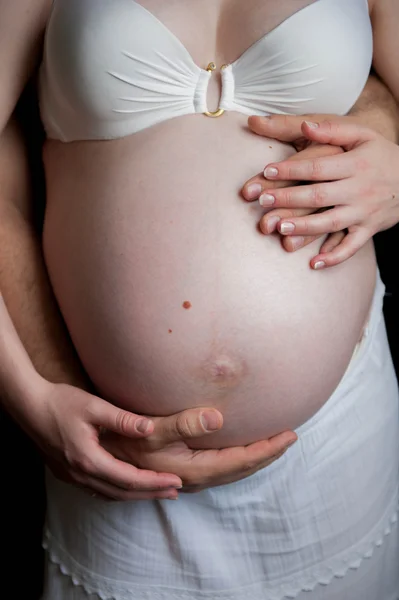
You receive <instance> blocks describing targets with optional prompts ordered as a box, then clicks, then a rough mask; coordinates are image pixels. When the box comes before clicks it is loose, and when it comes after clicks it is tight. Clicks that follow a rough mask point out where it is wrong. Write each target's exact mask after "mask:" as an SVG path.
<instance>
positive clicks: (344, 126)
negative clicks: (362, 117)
mask: <svg viewBox="0 0 399 600" xmlns="http://www.w3.org/2000/svg"><path fill="white" fill-rule="evenodd" d="M301 131H302V133H303V135H304V136H305V137H307V138H308V139H310V140H313V141H317V142H320V143H321V144H332V145H334V146H343V147H344V148H345V149H346V150H351V149H352V148H354V147H356V146H357V145H359V144H362V143H364V142H368V141H370V140H373V139H375V138H376V137H377V136H378V134H377V133H376V132H375V131H373V130H372V129H369V128H367V127H363V126H361V125H359V124H356V123H353V122H351V121H350V119H348V118H346V120H343V119H342V118H341V119H339V118H338V119H325V120H322V121H310V120H304V122H303V124H302V126H301Z"/></svg>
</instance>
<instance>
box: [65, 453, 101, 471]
mask: <svg viewBox="0 0 399 600" xmlns="http://www.w3.org/2000/svg"><path fill="white" fill-rule="evenodd" d="M69 465H70V467H71V469H72V470H73V471H75V472H78V473H79V472H80V473H87V474H88V475H94V473H95V471H96V468H95V465H94V463H93V461H92V460H91V459H90V458H89V457H88V456H78V457H75V458H71V459H70V461H69Z"/></svg>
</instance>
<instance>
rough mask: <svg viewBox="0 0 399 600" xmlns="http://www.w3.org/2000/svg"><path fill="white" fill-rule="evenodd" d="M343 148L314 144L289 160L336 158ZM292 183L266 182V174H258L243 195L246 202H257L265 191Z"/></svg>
mask: <svg viewBox="0 0 399 600" xmlns="http://www.w3.org/2000/svg"><path fill="white" fill-rule="evenodd" d="M342 152H343V150H342V148H339V147H336V146H328V145H326V146H322V145H320V144H312V145H311V146H309V147H308V148H306V149H305V150H302V151H301V152H298V153H297V154H293V155H292V156H291V157H290V158H289V159H288V160H304V159H309V158H318V157H323V156H336V155H337V154H342ZM293 184H294V182H292V181H278V180H277V181H270V180H267V179H266V180H265V176H264V173H263V172H262V173H258V174H257V175H255V177H252V178H251V179H249V180H248V181H247V182H246V183H245V184H244V186H243V188H242V190H241V193H242V195H243V197H244V199H245V200H248V201H253V200H257V199H258V198H259V196H260V195H261V194H262V192H263V191H265V190H266V189H269V190H271V189H279V188H283V187H287V186H291V185H293Z"/></svg>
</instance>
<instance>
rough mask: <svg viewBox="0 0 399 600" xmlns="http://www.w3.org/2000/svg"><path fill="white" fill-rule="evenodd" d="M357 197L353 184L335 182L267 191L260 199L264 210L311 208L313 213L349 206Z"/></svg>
mask: <svg viewBox="0 0 399 600" xmlns="http://www.w3.org/2000/svg"><path fill="white" fill-rule="evenodd" d="M352 196H355V191H354V190H353V184H352V182H348V181H333V182H328V183H313V184H312V185H296V186H293V187H286V188H283V189H274V190H273V189H270V190H269V189H266V190H265V191H264V192H263V193H262V194H261V195H260V197H259V204H260V205H261V206H262V207H263V208H269V209H270V208H277V207H278V208H310V209H312V212H315V211H316V210H319V209H320V208H326V207H328V206H336V205H339V204H343V203H345V204H347V203H348V199H349V198H351V197H352Z"/></svg>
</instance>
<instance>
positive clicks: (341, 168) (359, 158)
mask: <svg viewBox="0 0 399 600" xmlns="http://www.w3.org/2000/svg"><path fill="white" fill-rule="evenodd" d="M290 119H291V117H289V118H286V117H278V116H274V117H272V118H266V119H264V118H258V117H253V118H251V127H252V128H253V129H256V128H257V127H258V126H259V124H261V125H262V132H263V133H262V134H263V135H269V136H270V137H272V135H270V134H271V130H273V132H274V136H275V137H278V138H279V133H278V130H279V127H280V129H281V130H285V131H286V124H287V121H288V120H290ZM295 119H296V121H297V123H298V120H299V119H303V117H302V118H301V117H299V118H298V117H293V118H292V120H291V121H290V132H291V133H290V137H291V138H294V136H295V135H296V138H295V139H298V140H303V138H306V139H308V140H309V141H313V142H317V143H320V144H330V145H333V146H337V147H340V146H341V147H343V148H344V149H345V150H346V152H345V153H344V154H342V155H339V156H338V155H337V156H332V157H331V156H330V157H323V158H317V159H309V158H308V159H306V160H296V161H293V160H287V161H282V162H281V163H273V164H269V165H267V167H266V169H265V177H266V178H267V180H268V181H270V182H273V185H271V186H270V187H268V185H266V188H265V192H264V193H265V194H267V195H268V196H270V197H273V198H274V202H273V201H272V198H270V199H269V198H268V201H269V202H273V203H272V204H269V206H275V207H295V208H305V207H306V208H309V207H310V208H312V209H313V211H318V213H317V214H312V215H310V216H302V217H295V218H289V219H286V218H283V219H281V221H280V222H279V223H278V226H277V229H278V231H279V232H280V233H281V234H282V235H295V236H304V235H305V236H309V235H316V236H317V235H323V234H326V233H331V232H338V231H342V230H346V231H347V233H346V235H345V238H344V239H343V241H342V242H341V243H340V244H339V245H338V246H337V247H335V249H333V250H332V251H329V252H325V248H323V249H322V250H323V252H321V253H320V254H319V255H318V256H316V257H314V258H313V259H312V261H311V266H312V267H313V268H324V267H329V266H333V265H336V264H339V263H341V262H343V261H345V260H347V259H348V258H350V257H351V256H353V255H354V254H355V253H356V252H357V251H358V250H359V249H360V248H361V247H362V246H363V245H364V244H365V243H366V242H367V241H368V240H369V239H370V238H372V236H373V235H374V234H376V233H377V232H379V231H383V230H385V229H388V228H390V227H392V226H393V225H395V224H396V223H397V222H398V221H399V147H398V146H397V145H396V144H394V143H393V142H390V141H388V140H386V139H385V138H384V137H383V136H381V135H379V134H378V133H376V132H375V131H373V130H371V129H368V128H366V127H362V126H361V125H359V124H357V123H356V121H355V119H353V118H351V117H330V116H329V118H328V119H326V120H320V121H302V122H301V124H300V132H299V130H298V129H297V131H296V133H295V127H294V125H293V122H294V120H295ZM268 129H270V132H269V133H266V132H267V131H268ZM279 139H280V138H279ZM291 141H294V140H293V139H291ZM280 180H282V181H285V180H291V181H296V182H298V181H299V182H306V181H311V182H314V183H313V184H312V185H301V186H296V187H288V188H284V189H278V188H276V187H275V182H277V181H280ZM320 211H321V212H320Z"/></svg>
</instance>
